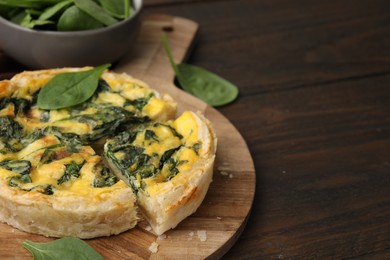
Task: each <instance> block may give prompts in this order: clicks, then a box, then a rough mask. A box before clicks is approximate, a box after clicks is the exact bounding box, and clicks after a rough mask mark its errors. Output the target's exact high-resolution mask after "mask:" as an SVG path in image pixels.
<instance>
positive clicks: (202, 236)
mask: <svg viewBox="0 0 390 260" xmlns="http://www.w3.org/2000/svg"><path fill="white" fill-rule="evenodd" d="M196 233H197V235H198V238H199V240H200V241H201V242H204V241H206V240H207V233H206V230H198V231H197V232H196Z"/></svg>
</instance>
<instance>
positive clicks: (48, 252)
mask: <svg viewBox="0 0 390 260" xmlns="http://www.w3.org/2000/svg"><path fill="white" fill-rule="evenodd" d="M23 246H24V247H25V248H26V249H27V250H28V251H30V252H31V254H32V255H33V256H34V259H35V260H47V259H50V260H54V259H67V260H73V259H74V260H76V259H77V260H79V259H81V260H103V259H104V258H103V256H101V255H100V254H99V253H98V252H96V251H95V250H94V249H93V248H92V247H90V246H89V245H88V244H87V243H86V242H85V241H83V240H81V239H79V238H75V237H65V238H61V239H57V240H54V241H52V242H49V243H35V242H32V241H29V240H26V241H24V242H23Z"/></svg>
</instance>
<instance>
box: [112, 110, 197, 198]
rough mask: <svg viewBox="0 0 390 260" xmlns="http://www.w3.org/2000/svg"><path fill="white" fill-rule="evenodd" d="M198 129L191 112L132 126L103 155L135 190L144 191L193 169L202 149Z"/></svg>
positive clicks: (117, 137) (115, 138) (114, 139)
mask: <svg viewBox="0 0 390 260" xmlns="http://www.w3.org/2000/svg"><path fill="white" fill-rule="evenodd" d="M198 128H199V125H198V122H197V121H196V119H195V117H194V115H193V114H192V113H191V112H184V113H183V114H182V115H181V116H180V117H179V118H177V119H176V120H175V121H168V122H166V123H150V124H146V125H141V126H137V127H132V128H130V129H128V130H127V131H125V132H122V133H121V134H120V135H117V136H116V137H114V138H113V139H111V140H109V141H108V142H107V144H106V151H105V156H106V158H108V160H110V161H111V162H112V163H113V164H114V165H115V166H116V167H117V168H118V169H119V170H120V171H121V173H122V175H123V176H124V178H125V179H126V180H127V181H128V183H129V184H130V185H131V186H132V187H133V189H134V190H135V191H138V190H139V189H142V190H146V189H148V188H151V187H152V186H155V185H158V184H159V183H163V182H167V181H169V180H171V179H173V178H175V176H176V175H178V174H180V173H181V172H185V171H188V170H190V169H191V168H192V166H193V164H194V163H195V162H196V161H197V159H198V158H199V156H200V155H199V151H200V149H201V146H202V142H201V141H200V138H199V136H198Z"/></svg>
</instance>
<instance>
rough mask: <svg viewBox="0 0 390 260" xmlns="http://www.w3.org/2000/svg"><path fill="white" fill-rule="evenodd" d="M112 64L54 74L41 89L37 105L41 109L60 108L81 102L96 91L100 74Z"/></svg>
mask: <svg viewBox="0 0 390 260" xmlns="http://www.w3.org/2000/svg"><path fill="white" fill-rule="evenodd" d="M109 66H110V64H104V65H101V66H98V67H96V68H94V69H91V70H87V71H79V72H66V73H61V74H58V75H56V76H54V77H53V78H52V79H51V80H49V82H47V83H46V85H45V86H43V88H42V89H41V91H40V92H39V95H38V102H37V105H38V107H39V108H41V109H59V108H65V107H70V106H74V105H77V104H80V103H82V102H84V101H86V100H87V99H89V98H90V97H91V96H92V95H93V94H94V93H95V91H96V89H97V87H98V82H99V78H100V75H101V74H102V73H103V71H104V70H105V69H107V68H108V67H109Z"/></svg>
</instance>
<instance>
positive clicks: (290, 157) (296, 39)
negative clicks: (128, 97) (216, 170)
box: [0, 0, 390, 259]
mask: <svg viewBox="0 0 390 260" xmlns="http://www.w3.org/2000/svg"><path fill="white" fill-rule="evenodd" d="M152 13H164V14H169V15H173V16H181V17H186V18H188V19H190V20H193V21H195V22H197V23H198V24H199V30H198V36H197V38H196V40H195V44H194V48H193V50H192V51H191V55H190V56H189V59H188V62H189V63H191V64H194V65H198V66H202V67H205V68H207V69H210V70H212V71H214V72H217V73H218V74H220V75H221V76H223V77H225V78H227V79H229V80H230V81H232V82H234V83H235V84H236V85H237V86H238V87H239V89H240V96H239V98H238V99H237V101H236V102H234V103H232V104H230V105H228V106H224V107H220V108H218V111H219V112H221V113H222V114H223V115H225V117H226V118H228V119H229V121H231V122H232V123H233V125H234V126H235V127H236V128H237V129H238V130H239V132H240V133H241V134H242V136H243V137H244V139H245V140H246V142H247V144H248V147H249V150H250V151H251V154H252V156H253V159H254V163H255V168H256V174H257V176H256V177H257V182H256V194H255V200H254V204H253V207H252V210H251V214H250V218H249V220H248V224H247V226H246V228H245V230H244V231H243V233H242V235H241V236H240V237H239V239H238V241H237V242H236V243H235V244H234V246H233V247H232V248H231V249H230V250H229V252H228V253H227V254H225V255H224V256H223V259H390V242H389V241H390V232H389V230H390V227H389V225H390V194H389V193H390V189H389V183H390V180H389V178H390V174H389V173H390V159H389V158H390V157H389V156H390V155H389V145H390V141H389V140H390V123H389V112H390V111H389V109H390V105H389V102H390V101H389V97H390V87H389V86H390V16H389V13H390V1H388V0H370V1H367V0H328V1H310V0H295V1H290V0H242V1H234V0H145V9H144V12H143V14H144V15H148V14H152ZM2 64H3V65H2ZM7 64H8V63H7ZM11 64H12V63H11ZM4 65H5V63H2V62H1V61H0V76H1V73H2V72H6V71H7V72H10V71H13V70H15V69H20V68H18V67H17V66H16V65H13V67H8V66H4Z"/></svg>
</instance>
